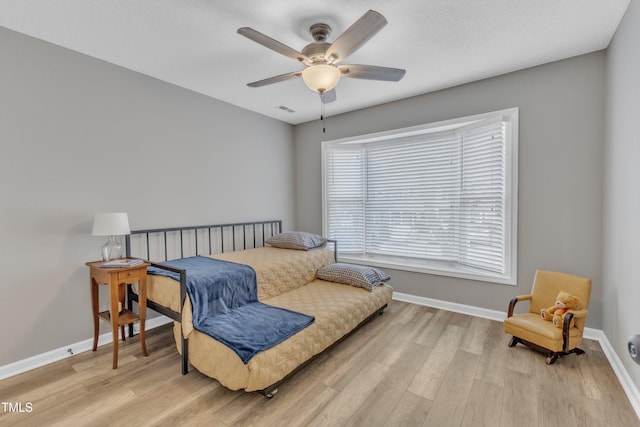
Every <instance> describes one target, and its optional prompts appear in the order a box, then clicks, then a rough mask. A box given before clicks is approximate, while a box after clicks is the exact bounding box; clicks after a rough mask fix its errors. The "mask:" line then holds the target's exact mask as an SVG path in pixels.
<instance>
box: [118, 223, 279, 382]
mask: <svg viewBox="0 0 640 427" xmlns="http://www.w3.org/2000/svg"><path fill="white" fill-rule="evenodd" d="M281 232H282V220H268V221H256V222H239V223H231V224H212V225H198V226H189V227H170V228H155V229H148V230H132V231H131V234H130V235H127V236H125V242H126V256H127V258H131V257H135V258H142V259H145V260H148V262H150V263H151V265H153V266H154V267H159V268H163V269H165V270H169V271H173V272H175V273H178V274H179V275H180V311H179V312H176V311H173V310H171V309H169V308H167V307H165V306H162V305H160V304H158V303H156V302H154V301H152V300H149V299H147V307H148V308H150V309H152V310H155V311H157V312H158V313H161V314H164V315H165V316H167V317H169V318H171V319H173V320H175V321H178V322H182V306H183V305H184V300H185V297H186V295H187V272H186V270H184V269H181V268H175V267H171V266H168V265H164V264H161V262H163V261H168V260H170V259H175V258H185V257H188V256H195V255H213V254H215V253H221V252H229V251H236V250H244V249H250V248H257V247H261V246H265V242H266V241H267V239H269V237H271V236H273V235H274V234H278V233H281ZM134 249H143V252H144V256H142V255H138V254H139V252H135V253H134ZM133 301H135V302H138V294H136V293H135V292H133V290H132V289H131V286H128V287H127V306H128V308H129V310H131V309H132V308H133ZM132 326H133V325H129V336H132V335H133V327H132ZM181 329H182V328H181ZM180 334H181V338H180V339H181V344H182V357H181V362H182V375H186V374H187V373H188V372H189V344H188V340H187V339H185V337H184V335H183V334H182V331H181V332H180Z"/></svg>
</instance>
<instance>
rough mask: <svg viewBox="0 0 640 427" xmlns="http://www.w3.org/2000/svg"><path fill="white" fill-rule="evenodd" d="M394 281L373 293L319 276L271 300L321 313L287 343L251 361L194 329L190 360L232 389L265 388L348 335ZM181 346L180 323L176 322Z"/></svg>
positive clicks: (386, 296) (384, 296)
mask: <svg viewBox="0 0 640 427" xmlns="http://www.w3.org/2000/svg"><path fill="white" fill-rule="evenodd" d="M392 294H393V289H392V288H391V286H388V285H382V286H378V287H377V288H376V289H375V290H374V291H373V292H369V291H367V290H365V289H362V288H356V287H353V286H349V285H343V284H340V283H333V282H325V281H323V280H315V281H313V282H311V283H309V284H307V285H304V286H301V287H299V288H297V289H294V290H292V291H290V292H286V293H283V294H280V295H278V296H276V297H273V298H270V299H269V300H268V301H267V303H268V304H271V305H274V306H277V307H282V308H288V309H291V310H295V311H298V312H301V313H304V314H308V315H311V316H314V317H315V322H314V323H313V324H312V325H311V326H309V327H307V328H305V329H303V330H302V331H300V332H298V333H297V334H296V335H294V336H292V337H291V338H289V339H287V340H286V341H283V342H282V343H280V344H278V345H276V346H275V347H272V348H270V349H268V350H265V351H263V352H261V353H258V354H257V355H255V356H254V357H253V358H251V360H249V363H247V364H246V365H245V364H244V363H243V362H242V360H240V358H239V357H238V356H237V354H236V353H235V352H234V351H233V350H231V349H230V348H229V347H227V346H225V345H224V344H222V343H220V342H219V341H216V340H214V339H213V338H211V337H209V336H208V335H206V334H203V333H201V332H198V331H197V330H193V331H192V332H191V334H190V335H189V362H190V363H191V364H192V365H193V367H195V368H196V369H197V370H199V371H200V372H202V373H203V374H205V375H208V376H210V377H212V378H215V379H217V380H218V381H219V382H220V383H221V384H222V385H224V386H225V387H227V388H229V389H231V390H240V389H244V390H246V391H256V390H263V389H265V388H267V387H269V386H270V385H272V384H274V383H276V382H278V381H280V380H281V379H283V378H284V377H286V376H287V375H288V374H289V373H291V372H292V371H293V370H294V369H295V368H296V367H298V366H299V365H300V364H302V363H304V362H305V361H307V360H308V359H310V358H312V357H313V356H315V355H316V354H318V353H320V352H322V351H323V350H324V349H326V348H327V347H329V346H330V345H331V344H333V343H334V342H336V341H337V340H339V339H340V338H342V337H343V336H344V335H346V334H347V333H348V332H350V331H351V330H352V329H353V328H355V327H356V326H358V324H359V323H361V322H362V321H363V320H365V319H366V318H367V317H369V316H370V315H371V314H372V313H374V312H376V310H378V309H379V308H381V307H383V306H384V305H385V304H387V303H389V302H390V301H391V297H392ZM174 335H175V338H176V345H177V346H178V350H180V324H179V323H177V322H176V323H174Z"/></svg>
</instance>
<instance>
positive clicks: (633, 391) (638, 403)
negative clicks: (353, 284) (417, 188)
mask: <svg viewBox="0 0 640 427" xmlns="http://www.w3.org/2000/svg"><path fill="white" fill-rule="evenodd" d="M393 299H394V300H398V301H404V302H409V303H412V304H418V305H424V306H427V307H433V308H439V309H442V310H447V311H454V312H456V313H462V314H468V315H470V316H475V317H482V318H485V319H490V320H497V321H499V322H502V321H503V320H504V319H505V318H506V317H507V313H506V311H498V310H488V309H486V308H480V307H474V306H471V305H464V304H458V303H454V302H448V301H442V300H437V299H432V298H425V297H419V296H415V295H410V294H403V293H401V292H394V293H393ZM584 337H585V338H587V339H591V340H595V341H598V342H599V343H600V346H601V347H602V351H603V352H604V354H605V356H606V357H607V360H608V361H609V363H610V364H611V368H612V369H613V371H614V372H615V374H616V377H618V381H620V384H621V385H622V388H623V389H624V391H625V393H626V394H627V397H628V398H629V402H630V403H631V406H633V409H634V410H635V411H636V415H637V416H638V418H640V391H639V390H638V387H637V386H636V385H635V384H634V383H633V380H632V379H631V376H630V375H629V372H628V371H627V370H626V369H625V367H624V365H623V364H622V361H621V360H620V358H619V357H618V354H617V353H616V352H615V350H614V349H613V346H612V345H611V343H610V342H609V340H608V339H607V336H606V335H605V334H604V332H603V331H602V330H600V329H593V328H584Z"/></svg>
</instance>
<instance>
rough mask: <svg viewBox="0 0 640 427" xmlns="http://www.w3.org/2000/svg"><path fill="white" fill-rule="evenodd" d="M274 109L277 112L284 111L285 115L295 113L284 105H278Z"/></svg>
mask: <svg viewBox="0 0 640 427" xmlns="http://www.w3.org/2000/svg"><path fill="white" fill-rule="evenodd" d="M276 108H277V109H278V110H282V111H286V112H287V113H295V110H292V109H291V108H289V107H287V106H286V105H278V106H277V107H276Z"/></svg>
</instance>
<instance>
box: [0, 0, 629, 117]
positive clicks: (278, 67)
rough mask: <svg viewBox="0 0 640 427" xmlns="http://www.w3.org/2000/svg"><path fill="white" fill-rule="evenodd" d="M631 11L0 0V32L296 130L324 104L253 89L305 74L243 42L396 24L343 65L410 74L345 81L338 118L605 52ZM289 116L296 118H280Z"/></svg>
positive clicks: (291, 91) (274, 1)
mask: <svg viewBox="0 0 640 427" xmlns="http://www.w3.org/2000/svg"><path fill="white" fill-rule="evenodd" d="M629 1H630V0H535V1H531V0H373V1H366V2H365V1H353V0H352V1H348V0H325V1H317V0H316V1H309V0H233V1H231V0H2V1H0V25H2V26H4V27H7V28H9V29H12V30H15V31H18V32H21V33H24V34H28V35H31V36H33V37H37V38H39V39H43V40H46V41H48V42H51V43H54V44H57V45H60V46H64V47H67V48H69V49H72V50H75V51H78V52H82V53H84V54H87V55H90V56H93V57H96V58H100V59H102V60H105V61H108V62H111V63H113V64H117V65H120V66H122V67H126V68H129V69H131V70H134V71H137V72H140V73H143V74H146V75H149V76H152V77H155V78H157V79H160V80H163V81H166V82H169V83H173V84H175V85H178V86H181V87H184V88H187V89H190V90H192V91H195V92H199V93H202V94H204V95H208V96H211V97H213V98H217V99H220V100H223V101H226V102H228V103H231V104H234V105H237V106H240V107H243V108H246V109H249V110H253V111H256V112H258V113H261V114H264V115H266V116H270V117H273V118H276V119H279V120H282V121H285V122H288V123H292V124H297V123H302V122H306V121H309V120H315V119H318V118H319V114H320V100H319V96H318V95H317V94H315V93H314V92H312V91H310V90H309V89H307V88H306V86H305V85H304V83H303V82H302V79H300V78H296V79H294V80H289V81H285V82H280V83H276V84H273V85H270V86H265V87H261V88H249V87H247V86H246V83H248V82H253V81H256V80H261V79H263V78H267V77H271V76H274V75H278V74H283V73H287V72H291V71H296V70H301V69H302V68H303V65H302V64H299V63H297V62H296V61H294V60H292V59H290V58H287V57H284V56H282V55H280V54H278V53H276V52H274V51H272V50H269V49H267V48H265V47H263V46H261V45H258V44H256V43H254V42H252V41H250V40H248V39H246V38H244V37H242V36H240V35H238V34H237V33H236V30H237V29H238V28H239V27H244V26H248V27H252V28H254V29H255V30H257V31H260V32H262V33H264V34H266V35H268V36H270V37H272V38H274V39H276V40H278V41H280V42H282V43H284V44H286V45H288V46H290V47H292V48H294V49H296V50H301V49H302V48H303V47H304V46H305V45H307V44H308V43H310V42H311V41H312V39H311V36H310V35H309V33H308V28H309V26H310V25H311V24H313V23H317V22H323V23H327V24H329V25H330V26H331V27H332V28H333V32H332V34H331V36H330V37H329V42H332V41H334V40H335V38H336V37H338V36H339V35H340V34H341V33H342V32H343V31H344V30H345V29H347V28H348V27H349V26H350V25H351V24H352V23H353V22H355V21H356V20H357V19H358V18H359V17H360V16H362V15H363V14H364V13H365V12H366V11H367V10H368V9H374V10H377V11H378V12H380V13H382V14H383V15H384V16H385V17H386V18H387V20H388V21H389V24H388V25H387V26H386V27H384V28H383V29H382V31H380V32H379V33H378V34H377V35H375V36H374V37H373V38H372V39H371V40H370V41H369V42H368V43H367V44H365V45H364V46H363V47H362V48H360V49H359V50H358V51H357V52H355V53H354V54H353V55H351V56H350V57H349V58H348V59H347V60H346V61H344V62H343V63H346V64H369V65H380V66H386V67H395V68H404V69H406V70H407V74H406V76H405V77H404V79H403V80H401V81H400V82H379V81H371V80H361V79H347V78H343V79H341V80H340V82H339V83H338V86H337V95H338V100H337V101H336V102H333V103H331V104H328V105H327V110H326V113H327V115H334V114H338V113H343V112H347V111H352V110H356V109H359V108H364V107H368V106H372V105H377V104H381V103H385V102H389V101H393V100H397V99H402V98H406V97H409V96H413V95H418V94H423V93H426V92H431V91H434V90H438V89H442V88H446V87H451V86H455V85H458V84H462V83H466V82H470V81H474V80H478V79H482V78H486V77H490V76H495V75H498V74H503V73H507V72H511V71H515V70H519V69H523V68H527V67H531V66H535V65H539V64H543V63H547V62H551V61H556V60H559V59H563V58H567V57H571V56H575V55H580V54H584V53H588V52H593V51H597V50H600V49H604V48H606V47H607V46H608V45H609V42H610V40H611V38H612V36H613V34H614V32H615V30H616V27H617V25H618V23H619V22H620V19H621V18H622V16H623V14H624V12H625V10H626V8H627V6H628V4H629ZM280 105H284V106H287V107H289V108H291V109H293V110H295V112H294V113H289V112H286V111H282V110H280V109H278V108H276V107H278V106H280Z"/></svg>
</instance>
